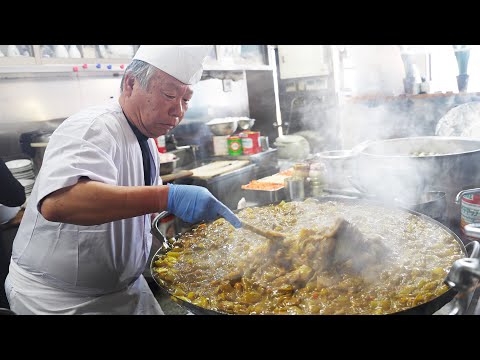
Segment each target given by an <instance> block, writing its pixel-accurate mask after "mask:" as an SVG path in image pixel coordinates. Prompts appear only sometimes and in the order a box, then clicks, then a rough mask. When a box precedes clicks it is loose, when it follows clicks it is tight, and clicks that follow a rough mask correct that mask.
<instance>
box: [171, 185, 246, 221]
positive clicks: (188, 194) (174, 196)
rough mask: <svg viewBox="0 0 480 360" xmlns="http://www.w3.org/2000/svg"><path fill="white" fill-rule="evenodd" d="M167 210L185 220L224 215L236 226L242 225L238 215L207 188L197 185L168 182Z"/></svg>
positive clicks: (207, 218) (200, 219)
mask: <svg viewBox="0 0 480 360" xmlns="http://www.w3.org/2000/svg"><path fill="white" fill-rule="evenodd" d="M168 187H169V189H168V205H167V211H168V212H169V213H171V214H174V215H176V216H178V217H179V218H180V219H182V220H183V221H186V222H189V223H196V222H199V221H202V220H205V221H209V220H213V219H215V218H217V217H218V215H220V216H223V217H224V218H225V220H227V221H228V222H230V223H231V224H232V225H233V226H235V227H236V228H239V227H241V223H240V220H239V219H238V217H237V216H236V215H235V214H234V213H233V212H232V211H231V210H230V209H229V208H227V207H226V206H225V205H224V204H222V203H221V202H220V201H218V200H217V199H216V198H215V196H213V195H212V194H211V193H210V191H208V190H207V189H206V188H204V187H201V186H196V185H174V184H168Z"/></svg>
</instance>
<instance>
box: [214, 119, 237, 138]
mask: <svg viewBox="0 0 480 360" xmlns="http://www.w3.org/2000/svg"><path fill="white" fill-rule="evenodd" d="M206 125H207V126H208V128H209V129H210V131H211V132H212V133H213V134H214V135H217V136H223V135H232V134H233V133H234V132H235V130H237V127H238V122H237V120H236V119H232V118H218V119H213V120H210V121H209V122H207V123H206Z"/></svg>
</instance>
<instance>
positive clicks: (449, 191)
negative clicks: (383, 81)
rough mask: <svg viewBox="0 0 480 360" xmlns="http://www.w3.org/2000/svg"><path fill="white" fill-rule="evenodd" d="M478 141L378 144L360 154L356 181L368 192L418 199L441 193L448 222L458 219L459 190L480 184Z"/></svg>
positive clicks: (437, 138)
mask: <svg viewBox="0 0 480 360" xmlns="http://www.w3.org/2000/svg"><path fill="white" fill-rule="evenodd" d="M478 174H480V140H477V139H472V138H461V137H440V136H423V137H410V138H399V139H389V140H379V141H375V142H370V143H367V144H364V145H363V146H362V148H360V149H357V156H356V157H355V161H354V164H353V178H354V180H355V182H356V183H358V184H360V185H361V187H362V188H363V189H365V191H366V192H368V193H371V194H377V195H379V196H380V197H383V198H389V197H390V198H392V197H394V196H392V194H395V195H396V196H401V197H402V198H412V199H414V198H418V197H419V196H420V195H421V194H422V193H424V192H426V191H443V192H445V193H446V197H447V213H448V219H449V221H456V220H457V219H458V218H459V211H460V209H459V206H458V205H456V204H455V202H454V199H455V195H456V194H457V192H458V191H460V190H462V189H467V188H475V187H479V185H480V177H479V176H478Z"/></svg>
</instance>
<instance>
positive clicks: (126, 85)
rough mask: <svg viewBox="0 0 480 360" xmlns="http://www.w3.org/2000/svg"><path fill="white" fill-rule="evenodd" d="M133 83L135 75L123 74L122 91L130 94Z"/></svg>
mask: <svg viewBox="0 0 480 360" xmlns="http://www.w3.org/2000/svg"><path fill="white" fill-rule="evenodd" d="M134 84H135V77H134V76H132V75H131V74H126V75H125V80H124V82H123V92H124V93H126V94H131V93H132V91H133V86H134Z"/></svg>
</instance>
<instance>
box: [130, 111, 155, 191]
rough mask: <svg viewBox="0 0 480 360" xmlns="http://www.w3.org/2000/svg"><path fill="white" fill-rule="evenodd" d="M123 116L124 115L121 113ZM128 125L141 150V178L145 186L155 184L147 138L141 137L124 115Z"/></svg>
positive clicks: (153, 163) (153, 164)
mask: <svg viewBox="0 0 480 360" xmlns="http://www.w3.org/2000/svg"><path fill="white" fill-rule="evenodd" d="M123 114H124V115H125V113H123ZM125 118H126V119H127V122H128V125H130V127H131V128H132V131H133V133H134V134H135V137H136V138H137V140H138V144H139V145H140V149H141V150H142V159H143V178H144V180H145V185H152V184H153V183H154V182H155V162H154V161H153V156H152V153H151V152H150V147H149V146H148V137H147V136H145V135H143V134H142V133H141V132H140V130H138V128H137V127H136V126H135V125H133V123H132V122H131V121H130V120H129V119H128V117H127V115H125Z"/></svg>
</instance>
